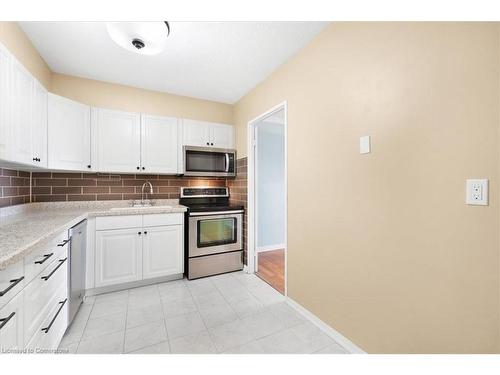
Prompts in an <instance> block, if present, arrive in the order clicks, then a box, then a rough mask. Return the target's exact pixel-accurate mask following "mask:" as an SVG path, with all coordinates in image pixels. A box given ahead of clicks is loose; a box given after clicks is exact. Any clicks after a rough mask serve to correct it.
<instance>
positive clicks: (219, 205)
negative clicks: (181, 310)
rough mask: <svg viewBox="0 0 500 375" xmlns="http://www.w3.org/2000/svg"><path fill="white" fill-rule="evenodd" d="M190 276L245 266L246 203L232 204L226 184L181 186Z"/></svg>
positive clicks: (195, 277) (197, 276)
mask: <svg viewBox="0 0 500 375" xmlns="http://www.w3.org/2000/svg"><path fill="white" fill-rule="evenodd" d="M179 203H180V204H182V205H184V206H187V207H188V211H187V212H186V225H185V228H186V236H185V248H186V257H185V258H186V273H187V277H188V279H190V280H192V279H197V278H200V277H205V276H211V275H217V274H221V273H226V272H232V271H238V270H241V269H243V212H244V207H243V206H231V205H229V188H227V187H182V188H181V199H180V202H179Z"/></svg>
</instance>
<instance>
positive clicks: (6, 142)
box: [0, 45, 11, 159]
mask: <svg viewBox="0 0 500 375" xmlns="http://www.w3.org/2000/svg"><path fill="white" fill-rule="evenodd" d="M10 61H11V60H10V54H9V53H8V52H7V50H6V49H5V48H3V47H2V46H1V45H0V159H9V158H10V148H11V147H10V146H11V141H10V135H11V121H10V120H11V118H10V112H11V111H10V110H11V108H10V106H11V100H10V99H11V94H10V73H11V71H10Z"/></svg>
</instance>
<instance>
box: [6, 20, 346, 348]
mask: <svg viewBox="0 0 500 375" xmlns="http://www.w3.org/2000/svg"><path fill="white" fill-rule="evenodd" d="M138 24H139V23H135V24H134V23H129V25H128V26H127V23H121V24H120V23H108V24H107V25H104V23H101V24H99V23H94V24H78V23H73V24H72V23H66V24H57V23H45V24H43V23H30V22H26V23H19V24H15V23H10V24H9V23H4V24H3V25H2V27H4V28H6V29H8V32H11V33H14V34H15V35H16V41H17V42H19V40H20V39H21V40H24V42H29V40H28V39H27V37H26V35H27V36H29V37H31V38H32V42H33V43H35V45H36V46H37V47H38V48H39V49H40V50H41V51H43V50H44V42H43V41H45V42H46V41H47V40H50V39H51V33H59V32H67V33H71V32H76V31H78V33H79V34H78V35H79V37H81V36H83V35H85V33H84V30H85V28H89V27H94V28H95V29H97V30H99V31H100V33H101V34H100V36H101V37H102V33H103V32H104V33H105V32H106V31H107V33H108V34H109V36H111V38H109V40H108V44H112V43H113V42H114V40H112V39H113V32H115V31H116V32H118V31H122V33H125V32H130V30H129V29H125V30H118V31H117V30H114V29H113V27H115V28H120V27H125V28H127V27H128V28H132V29H133V28H134V27H139V29H140V26H141V25H140V24H139V26H137V25H138ZM124 25H125V26H124ZM174 25H177V24H174ZM193 25H194V24H193ZM157 26H158V27H159V30H160V33H163V34H162V35H161V36H162V38H163V39H165V40H168V38H171V36H170V32H171V26H170V24H169V23H168V22H164V23H163V22H160V23H157ZM283 26H284V25H281V26H279V27H281V28H282V29H281V31H280V29H279V27H278V28H277V29H276V31H274V33H275V35H276V36H280V35H281V34H283V33H286V32H288V31H287V28H286V27H287V26H285V27H283ZM323 26H324V25H323V24H320V23H319V24H314V23H311V24H310V25H308V24H307V23H304V24H303V32H304V37H303V38H302V39H303V41H302V43H303V42H305V41H306V40H308V38H310V37H311V36H313V35H314V34H315V33H316V32H317V31H318V30H319V29H321V28H322V27H323ZM106 27H107V29H106ZM233 27H234V26H233ZM64 28H66V30H65V31H63V30H64ZM178 28H179V29H182V27H180V26H179V27H178ZM289 29H290V28H288V30H289ZM75 30H76V31H75ZM137 32H139V31H137ZM177 32H180V31H177ZM263 32H264V33H269V31H268V30H265V29H264V30H263ZM280 33H281V34H280ZM283 35H285V34H283ZM291 35H293V33H292V34H290V36H289V37H291ZM75 38H76V36H75ZM143 39H145V38H143ZM127 42H130V41H127ZM7 43H8V38H7ZM30 43H31V42H30ZM72 43H74V41H72ZM137 43H138V42H137V41H136V40H135V39H133V40H132V42H131V43H130V45H131V46H132V47H131V48H135V49H137V50H139V48H138V47H140V48H141V49H142V48H145V49H147V47H149V45H146V46H144V45H142V44H140V45H137ZM118 44H119V43H118ZM87 45H90V46H92V44H87ZM115 48H117V49H118V50H119V51H118V52H116V53H118V54H123V53H124V54H125V55H124V56H129V54H130V52H129V51H125V50H124V49H121V46H119V45H115ZM124 48H125V47H124ZM127 48H129V45H128V44H127ZM290 48H291V47H290ZM293 48H295V49H296V48H298V44H297V43H295V44H294V45H293ZM32 50H33V48H32ZM143 51H144V50H143ZM135 53H136V51H134V55H133V56H135ZM140 53H142V51H140ZM146 53H147V51H146ZM45 56H46V58H47V59H50V57H49V55H45ZM120 56H121V55H120ZM138 56H141V55H140V54H138ZM0 57H1V59H0V68H1V70H0V74H1V77H2V79H1V81H0V82H1V85H2V86H1V88H0V100H1V106H0V115H1V118H2V122H1V125H2V126H0V134H1V137H0V161H1V169H0V171H1V175H2V177H0V181H1V185H2V186H4V187H3V195H2V197H0V202H1V204H2V207H3V208H0V229H1V232H0V244H1V251H0V290H1V294H0V318H1V319H0V321H1V323H0V324H1V328H0V346H1V347H2V351H4V352H12V353H15V352H24V353H33V352H63V353H64V352H69V353H108V354H111V353H130V352H135V351H140V350H143V351H144V353H146V352H156V351H159V352H160V353H170V352H171V353H223V352H227V351H232V350H243V351H247V350H248V351H250V352H255V351H256V349H255V348H252V347H251V346H250V347H248V348H247V347H246V345H248V344H249V343H250V342H251V341H256V340H257V339H261V338H264V337H265V336H267V335H269V334H273V333H277V332H278V331H282V330H285V329H287V328H291V327H295V326H300V325H301V324H303V325H305V328H306V329H308V330H312V331H316V330H317V332H318V333H317V335H319V337H320V340H319V341H318V343H311V342H309V341H308V340H309V339H306V340H305V341H304V342H302V341H300V340H302V339H300V337H298V338H297V340H298V341H300V345H302V346H304V349H300V350H306V351H307V352H315V351H319V350H321V349H325V348H327V349H328V347H329V346H331V350H332V351H333V352H335V353H343V352H344V349H343V348H342V347H341V346H340V345H339V344H337V343H336V342H335V341H334V340H333V339H331V338H329V337H328V336H327V335H326V334H324V333H321V331H320V330H319V329H318V328H316V327H315V326H314V325H312V324H311V323H307V320H306V319H305V318H301V317H298V316H297V312H295V311H294V309H293V308H291V307H289V306H287V305H286V303H285V297H284V296H283V291H281V293H280V292H277V291H276V290H274V289H273V287H272V286H270V285H268V284H266V282H264V281H261V280H260V279H258V278H257V277H256V276H255V275H253V273H251V272H250V271H249V270H248V269H247V268H246V266H245V263H246V259H245V258H246V257H247V254H246V248H247V244H246V235H245V234H244V233H245V231H246V229H245V227H246V220H247V215H246V197H245V196H244V195H243V194H246V188H243V187H242V186H241V184H240V183H239V181H240V179H241V178H242V176H246V171H245V169H246V162H244V159H238V156H237V152H236V143H235V128H234V126H233V125H232V124H231V123H230V122H231V108H230V106H229V105H226V104H223V103H217V102H209V101H203V100H198V99H192V98H185V97H174V98H173V99H172V95H170V94H160V93H156V92H150V91H145V90H139V89H135V88H132V87H126V86H118V85H115V84H110V83H105V82H100V81H95V80H88V79H82V78H79V77H76V76H75V77H73V76H67V75H62V74H55V73H52V76H51V83H50V86H51V87H52V89H51V91H49V90H47V88H46V86H45V85H44V84H42V82H41V81H39V79H41V80H42V81H43V78H44V77H43V75H42V76H38V77H37V76H36V75H35V74H33V73H32V72H31V71H29V70H28V69H27V68H26V67H25V66H24V65H23V63H22V62H21V61H20V60H19V59H18V57H17V56H16V55H15V54H14V53H12V52H11V51H10V50H9V48H7V47H6V46H5V45H3V44H2V45H0ZM127 93H129V94H130V95H128V96H127V95H126V94H127ZM158 96H160V97H161V99H162V101H161V104H160V103H159V104H160V105H159V106H158V105H157V106H156V107H155V106H153V107H151V105H146V106H142V107H141V103H144V101H145V100H150V102H152V103H155V102H158ZM168 100H173V101H172V103H171V104H170V105H171V106H172V109H168V108H167V112H168V111H170V113H178V117H172V116H165V115H159V113H160V114H161V113H162V111H163V112H165V109H164V107H163V103H165V102H167V103H168ZM96 102H99V105H97V104H94V103H96ZM103 103H109V107H106V106H104V105H103ZM150 107H151V109H152V110H151V112H143V108H150ZM126 108H133V109H136V108H137V109H138V110H139V111H140V112H138V111H137V109H136V111H125V110H124V109H126ZM195 112H198V113H202V115H201V116H200V115H199V114H198V118H200V117H201V118H209V119H211V121H207V120H200V119H190V118H188V117H187V116H186V114H189V113H195ZM212 119H215V120H218V121H213V120H212ZM244 163H245V164H244ZM244 178H245V179H246V177H244ZM243 181H245V180H243ZM19 185H22V186H19ZM0 190H2V189H0ZM20 203H22V204H20ZM169 291H170V292H169ZM124 296H126V298H125V297H124ZM133 296H135V297H133ZM126 312H128V314H126V315H127V318H126V319H124V316H123V314H124V313H126ZM134 314H135V315H137V317H136V318H132V316H135V315H134ZM286 317H289V319H291V323H290V326H289V325H288V324H286V325H283V324H282V323H281V322H280V319H283V318H286ZM110 319H111V320H110ZM113 319H115V320H113ZM259 322H262V323H259ZM158 323H160V326H159V327H158ZM306 323H307V324H308V325H306ZM231 324H233V325H238V326H239V327H240V330H242V332H239V333H237V334H233V336H234V337H230V335H229V337H228V335H227V334H224V329H226V327H225V326H226V325H231ZM261 324H264V325H263V326H260V325H261ZM255 325H256V326H257V327H259V329H257V330H256V328H255V327H254V326H255ZM193 327H195V328H193ZM243 327H246V329H243ZM252 327H253V328H252ZM148 330H152V331H151V332H149V331H148ZM219 331H221V333H218V332H219ZM252 331H255V332H252ZM167 332H168V333H167ZM227 340H230V341H231V342H234V343H231V344H228V343H227ZM199 342H201V343H202V344H201V346H200V344H199ZM165 345H166V347H165ZM240 347H242V348H241V349H240ZM268 350H269V351H271V349H268ZM295 350H299V349H295ZM329 350H330V349H329ZM260 351H261V349H259V350H257V352H260Z"/></svg>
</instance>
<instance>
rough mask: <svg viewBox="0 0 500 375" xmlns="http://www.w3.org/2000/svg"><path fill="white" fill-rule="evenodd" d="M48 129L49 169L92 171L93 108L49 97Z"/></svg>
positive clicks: (56, 96)
mask: <svg viewBox="0 0 500 375" xmlns="http://www.w3.org/2000/svg"><path fill="white" fill-rule="evenodd" d="M48 127H49V132H48V134H49V136H48V138H49V139H48V149H49V168H51V169H66V170H76V171H87V170H90V169H91V163H90V107H89V106H88V105H85V104H81V103H78V102H75V101H73V100H70V99H66V98H63V97H62V96H58V95H54V94H49V101H48Z"/></svg>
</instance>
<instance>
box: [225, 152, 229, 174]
mask: <svg viewBox="0 0 500 375" xmlns="http://www.w3.org/2000/svg"><path fill="white" fill-rule="evenodd" d="M227 172H229V154H228V153H226V173H227Z"/></svg>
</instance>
